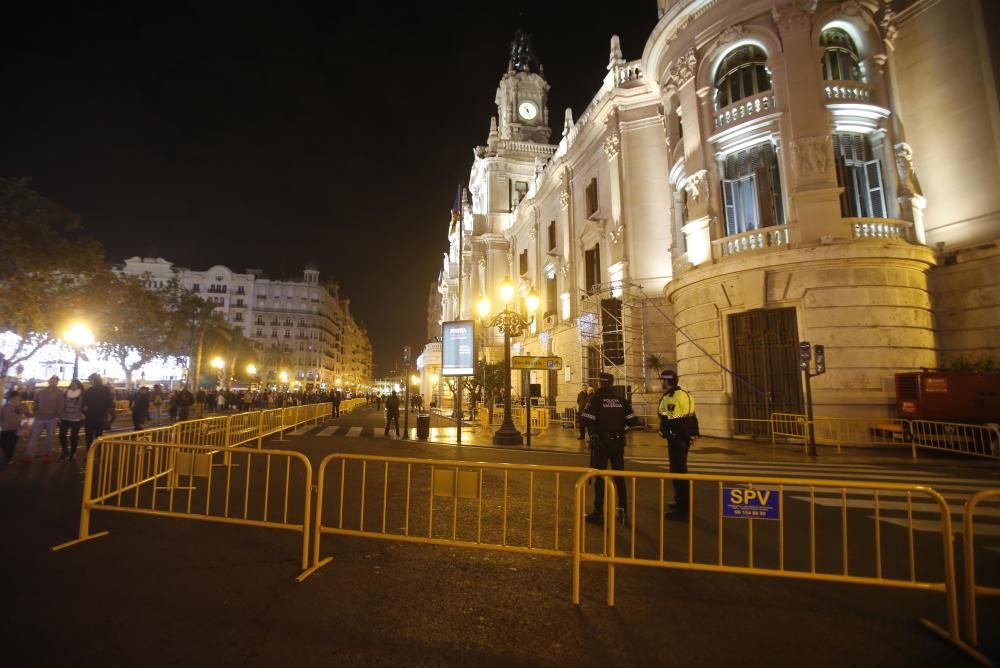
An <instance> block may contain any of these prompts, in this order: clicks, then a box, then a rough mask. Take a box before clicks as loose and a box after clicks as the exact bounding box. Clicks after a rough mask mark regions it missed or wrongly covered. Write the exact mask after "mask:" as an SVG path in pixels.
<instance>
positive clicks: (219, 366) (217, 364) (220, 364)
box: [209, 357, 226, 387]
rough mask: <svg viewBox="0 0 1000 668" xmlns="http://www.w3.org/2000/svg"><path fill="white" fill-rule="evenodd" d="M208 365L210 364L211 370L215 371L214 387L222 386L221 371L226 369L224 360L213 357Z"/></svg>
mask: <svg viewBox="0 0 1000 668" xmlns="http://www.w3.org/2000/svg"><path fill="white" fill-rule="evenodd" d="M209 364H211V365H212V368H213V369H215V376H216V380H215V386H216V387H219V386H221V385H222V370H223V369H225V368H226V360H224V359H222V358H221V357H215V358H213V359H212V361H211V362H210V363H209Z"/></svg>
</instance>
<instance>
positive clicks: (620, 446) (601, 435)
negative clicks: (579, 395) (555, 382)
mask: <svg viewBox="0 0 1000 668" xmlns="http://www.w3.org/2000/svg"><path fill="white" fill-rule="evenodd" d="M614 382H615V377H614V376H612V375H611V374H610V373H606V372H605V373H601V374H600V375H599V376H598V383H599V385H600V387H599V388H598V390H597V392H596V393H595V394H593V395H591V396H590V400H589V401H588V403H587V407H586V408H585V409H584V411H583V412H582V413H581V414H580V417H581V419H582V420H583V421H584V422H585V423H586V424H587V427H588V428H589V429H590V448H591V454H590V462H591V466H592V467H593V468H596V469H598V470H601V471H603V470H604V469H606V468H607V466H608V462H610V463H611V468H612V469H614V470H616V471H624V470H625V428H626V426H629V427H636V426H638V425H639V418H638V417H637V416H636V415H635V414H634V413H633V412H632V402H631V401H629V400H628V399H622V398H621V397H619V396H618V395H616V394H615V392H614V388H612V385H613V384H614ZM614 481H615V489H616V491H617V492H618V494H617V497H618V498H617V501H618V504H617V505H618V508H617V519H618V520H620V521H621V523H622V524H624V525H627V524H628V512H627V511H626V510H625V509H626V508H627V507H628V504H627V503H626V501H627V498H626V496H625V494H626V492H625V480H624V479H623V478H622V477H620V476H615V479H614ZM606 484H607V482H606V479H605V478H604V477H603V476H601V477H598V478H597V479H596V481H595V483H594V511H593V512H592V513H590V514H588V515H587V516H586V520H587V521H588V522H591V523H593V524H603V523H604V487H605V485H606Z"/></svg>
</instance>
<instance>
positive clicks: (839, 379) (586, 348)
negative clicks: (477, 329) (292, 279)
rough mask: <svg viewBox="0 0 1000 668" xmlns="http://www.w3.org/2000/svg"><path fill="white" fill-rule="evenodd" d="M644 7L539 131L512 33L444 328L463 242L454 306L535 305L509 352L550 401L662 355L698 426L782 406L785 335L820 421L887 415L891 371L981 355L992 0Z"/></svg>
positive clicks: (794, 389) (992, 197) (997, 295)
mask: <svg viewBox="0 0 1000 668" xmlns="http://www.w3.org/2000/svg"><path fill="white" fill-rule="evenodd" d="M658 5H659V7H658V8H659V15H660V17H659V21H658V23H657V25H656V26H655V28H654V29H653V31H652V33H651V34H650V36H649V39H648V41H647V43H646V45H645V48H644V50H643V54H642V58H641V59H640V60H636V61H626V60H625V59H624V58H623V57H622V53H621V49H620V47H619V45H618V43H617V40H616V39H613V40H612V47H611V52H610V58H609V63H608V75H607V77H606V78H605V80H604V82H603V83H602V85H601V86H600V88H599V90H598V92H597V94H596V95H595V97H594V99H593V101H592V102H591V103H590V105H589V106H588V107H587V109H586V110H584V112H583V113H582V114H580V115H579V116H578V117H577V119H576V120H575V121H574V120H573V119H572V117H571V116H570V112H569V111H567V113H566V116H565V120H564V123H563V133H562V138H561V140H560V141H559V143H558V144H552V143H549V141H550V140H549V136H550V134H549V132H550V131H549V124H548V122H547V118H548V112H547V108H546V92H547V90H548V82H547V81H545V79H544V75H543V72H542V69H541V66H540V65H539V64H538V62H537V58H535V57H534V54H533V53H532V52H531V49H530V45H527V44H526V42H524V41H523V40H518V41H516V42H515V45H514V48H513V49H512V55H511V61H510V66H509V67H508V71H507V72H506V73H505V74H504V75H503V77H502V80H501V83H500V86H499V88H498V91H497V97H496V102H497V106H498V116H497V120H494V121H493V122H492V123H491V126H490V133H489V136H488V139H487V143H486V145H485V146H482V147H479V148H477V149H476V152H475V160H474V163H473V166H472V170H471V175H470V182H469V197H468V201H467V203H466V206H465V210H464V213H463V220H462V224H463V225H464V226H465V227H464V230H463V231H464V233H465V234H464V237H465V247H464V248H462V249H459V248H458V235H457V233H456V231H455V230H451V232H450V235H449V240H450V246H449V252H448V254H447V256H446V257H445V261H444V266H443V267H442V271H441V275H440V280H439V287H438V290H439V293H440V295H441V306H442V313H441V318H442V319H444V320H448V319H454V318H456V317H457V316H458V314H459V305H458V297H457V294H458V290H457V287H458V282H459V276H458V271H457V268H458V254H459V253H460V252H461V253H463V254H464V256H463V267H464V273H465V275H464V276H463V277H462V279H461V280H462V281H463V291H462V294H463V299H464V302H465V303H464V305H463V306H462V308H461V313H462V315H463V316H464V317H466V318H468V317H472V315H473V313H474V303H475V300H476V297H477V296H478V295H479V294H480V293H484V294H487V295H489V296H490V297H491V299H493V300H494V302H496V300H497V296H496V295H497V290H496V286H497V284H498V283H499V282H500V281H501V280H502V279H503V277H504V276H510V277H511V279H512V281H514V282H515V285H517V286H518V288H519V289H520V290H522V291H527V290H528V289H529V288H534V289H536V290H537V292H538V293H539V295H540V296H541V301H542V307H541V309H540V312H539V314H538V319H537V321H536V324H535V326H534V327H533V330H532V332H531V334H530V335H528V336H526V337H524V339H523V340H519V341H518V342H517V347H518V348H519V349H520V351H521V352H531V353H534V354H550V353H551V354H556V355H560V356H561V357H563V359H564V362H565V363H566V364H567V366H568V367H569V371H567V372H560V373H559V374H552V375H547V376H546V377H544V378H539V379H536V382H540V383H542V384H543V386H544V387H545V390H544V392H543V394H544V395H545V396H547V397H549V398H550V399H552V400H554V403H555V404H556V405H558V406H568V405H571V402H572V398H573V396H574V395H575V391H576V389H577V387H578V383H579V382H580V380H581V379H582V380H589V379H592V378H593V377H594V376H596V373H597V372H598V371H600V370H610V371H612V373H614V374H615V375H616V377H617V378H618V383H619V384H621V385H625V386H628V387H631V389H632V390H633V391H634V392H636V393H639V399H640V401H639V403H640V404H642V402H643V397H642V395H641V392H642V389H643V385H645V384H647V383H648V382H649V381H651V380H652V376H654V375H655V373H654V371H655V367H657V366H659V367H671V368H672V367H676V368H677V369H678V370H679V372H680V375H681V377H682V381H683V384H684V385H685V387H687V388H688V389H690V390H692V391H693V392H694V394H695V396H696V398H697V400H698V405H699V414H700V416H701V418H702V424H703V430H704V431H705V432H706V433H709V434H717V435H730V434H733V433H753V432H754V431H755V430H756V429H757V427H756V426H755V425H756V423H754V422H753V420H754V419H761V418H766V417H767V416H768V414H769V413H770V412H774V411H787V412H794V413H799V412H801V411H802V410H803V400H802V391H801V380H800V372H799V370H798V347H799V342H801V341H810V342H812V343H813V344H823V345H824V346H825V347H826V356H827V372H826V373H825V374H824V375H822V376H820V377H818V378H816V379H815V380H814V401H815V404H816V412H817V414H821V415H889V414H891V413H892V412H893V410H894V409H893V405H894V387H893V375H894V373H895V372H897V371H903V370H911V369H917V368H920V367H938V366H945V365H952V364H955V363H957V362H958V361H959V360H961V359H962V358H964V359H967V360H968V359H986V358H992V359H993V360H994V361H995V360H996V359H997V356H998V354H1000V344H998V343H997V337H996V335H995V332H996V331H1000V187H998V186H1000V111H998V106H997V69H996V66H997V64H998V63H997V62H996V57H997V46H996V44H997V42H996V41H995V40H994V41H993V42H992V43H991V41H990V39H989V36H988V34H987V33H988V31H989V30H991V29H992V28H991V26H995V25H998V24H1000V21H998V20H996V19H1000V16H997V14H998V12H997V9H996V7H995V5H991V3H988V2H982V1H981V0H949V1H947V2H944V1H941V0H909V1H906V2H903V1H900V0H897V1H896V2H893V3H889V2H885V1H884V0H883V1H875V0H871V1H867V0H846V1H836V2H818V1H817V0H677V1H674V2H669V1H667V2H664V1H663V0H661V2H659V3H658ZM988 26H989V27H990V28H988ZM994 37H995V35H994ZM553 85H558V82H553ZM494 310H495V309H494ZM494 335H495V333H488V334H487V337H488V338H487V341H486V343H487V344H490V346H492V347H490V346H488V347H487V351H488V355H491V356H494V357H495V354H496V350H497V348H496V344H497V343H498V340H497V339H496V338H494ZM647 405H648V404H647ZM647 412H648V410H647Z"/></svg>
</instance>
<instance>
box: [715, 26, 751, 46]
mask: <svg viewBox="0 0 1000 668" xmlns="http://www.w3.org/2000/svg"><path fill="white" fill-rule="evenodd" d="M745 32H746V29H745V28H744V27H743V25H742V24H736V25H734V26H729V27H728V28H726V29H725V30H723V31H722V32H720V33H719V39H718V43H719V45H720V46H722V45H725V44H729V43H730V42H735V41H736V40H738V39H739V38H741V37H743V34H744V33H745Z"/></svg>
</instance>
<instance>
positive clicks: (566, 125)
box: [562, 107, 573, 137]
mask: <svg viewBox="0 0 1000 668" xmlns="http://www.w3.org/2000/svg"><path fill="white" fill-rule="evenodd" d="M572 129H573V110H572V109H570V108H569V107H566V117H565V118H564V119H563V133H562V136H563V137H565V136H566V135H568V134H569V131H570V130H572Z"/></svg>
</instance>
